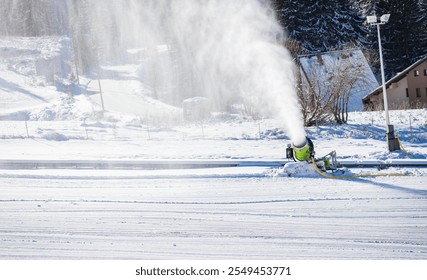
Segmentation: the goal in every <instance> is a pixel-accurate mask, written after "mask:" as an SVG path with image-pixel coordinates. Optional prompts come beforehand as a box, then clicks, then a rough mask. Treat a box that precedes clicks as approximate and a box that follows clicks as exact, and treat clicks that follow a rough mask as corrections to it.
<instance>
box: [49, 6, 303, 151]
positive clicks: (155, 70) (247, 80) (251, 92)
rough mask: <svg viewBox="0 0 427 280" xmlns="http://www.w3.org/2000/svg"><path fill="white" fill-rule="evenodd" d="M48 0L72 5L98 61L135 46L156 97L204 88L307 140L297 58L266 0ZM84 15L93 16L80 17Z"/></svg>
mask: <svg viewBox="0 0 427 280" xmlns="http://www.w3.org/2000/svg"><path fill="white" fill-rule="evenodd" d="M50 1H52V3H54V5H56V6H57V7H59V8H58V9H63V8H64V7H66V9H68V12H67V13H68V14H69V15H70V21H71V24H70V25H71V31H70V32H71V33H72V34H74V35H75V34H80V35H83V37H85V36H86V37H87V36H91V37H92V41H93V46H92V47H94V48H97V52H98V53H99V59H100V63H101V64H102V63H108V62H111V61H114V60H115V62H117V60H120V59H123V56H121V53H127V54H129V53H133V54H138V56H137V58H136V57H135V56H134V57H133V59H136V60H137V63H140V70H139V71H138V74H139V77H140V79H141V81H142V82H143V83H144V85H146V86H147V88H148V89H149V90H150V94H151V95H152V96H153V97H155V98H158V99H160V100H162V101H164V102H166V103H169V104H172V105H181V103H182V101H183V100H184V99H186V98H189V97H195V96H204V97H207V98H208V99H209V100H210V101H211V102H212V104H213V106H214V108H215V109H217V110H223V109H226V108H227V107H229V106H231V105H233V104H245V108H246V111H248V112H250V113H253V114H259V115H263V116H271V115H272V116H274V117H276V118H278V119H280V120H282V121H283V126H284V128H285V129H286V130H287V131H288V133H289V135H290V137H291V138H292V141H293V143H294V144H296V145H300V144H303V143H304V142H305V131H304V126H303V121H302V116H301V111H300V105H299V102H298V98H297V94H296V90H295V84H296V83H295V80H294V74H293V63H292V61H291V60H292V59H291V56H290V54H289V53H288V51H287V50H286V49H285V48H284V47H283V39H284V38H283V31H282V28H281V26H280V25H279V24H278V22H277V20H276V17H275V13H274V11H273V9H272V8H271V7H270V5H269V2H268V1H266V0H233V1H229V0H179V1H178V0H175V1H174V0H109V1H102V0H88V1H86V3H87V6H86V8H85V10H84V11H78V10H77V9H76V8H77V5H78V2H75V1H71V0H69V1H66V2H63V1H60V0H50ZM64 3H67V4H66V5H65V4H64ZM82 15H85V16H86V17H85V18H87V19H89V20H86V22H84V23H83V24H82V23H81V22H80V23H79V24H77V22H78V21H79V19H80V17H82ZM76 29H79V30H76ZM83 51H84V50H83ZM123 62H124V61H122V63H123ZM128 62H129V61H126V63H128ZM132 63H135V61H132Z"/></svg>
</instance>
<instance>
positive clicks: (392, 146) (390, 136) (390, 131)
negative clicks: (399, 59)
mask: <svg viewBox="0 0 427 280" xmlns="http://www.w3.org/2000/svg"><path fill="white" fill-rule="evenodd" d="M389 17H390V15H383V16H381V18H380V22H378V18H377V17H376V16H370V17H368V23H369V24H370V25H376V26H377V32H378V49H379V53H380V65H381V82H382V87H383V99H384V111H385V121H386V131H387V133H386V136H387V144H388V150H389V151H390V152H393V151H396V150H400V145H399V140H398V139H397V138H396V136H395V134H394V126H393V125H391V124H390V117H389V113H388V99H387V86H386V81H385V73H384V60H383V49H382V45H381V31H380V25H383V24H386V23H387V22H388V19H389Z"/></svg>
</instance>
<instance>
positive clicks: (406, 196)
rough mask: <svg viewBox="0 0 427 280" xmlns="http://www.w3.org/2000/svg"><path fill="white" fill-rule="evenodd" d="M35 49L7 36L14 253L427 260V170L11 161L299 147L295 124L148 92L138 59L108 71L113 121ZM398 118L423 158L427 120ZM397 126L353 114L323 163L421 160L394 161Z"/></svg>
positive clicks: (241, 156) (5, 126)
mask: <svg viewBox="0 0 427 280" xmlns="http://www.w3.org/2000/svg"><path fill="white" fill-rule="evenodd" d="M31 40H35V39H34V38H33V39H19V40H18V41H16V42H15V43H14V44H13V45H10V44H11V43H10V42H9V41H2V40H0V46H1V47H2V49H1V50H2V53H0V104H1V105H2V106H0V120H1V121H0V162H1V163H2V164H1V167H0V259H424V260H425V259H427V235H426V234H425V233H426V232H427V169H426V168H425V167H420V166H415V167H390V168H386V169H382V170H377V168H375V167H372V168H363V169H362V168H351V169H348V170H346V173H347V174H351V175H357V174H366V173H368V174H369V173H371V174H372V173H376V174H382V175H387V174H400V175H404V176H396V177H395V176H393V177H392V176H388V177H387V176H386V177H379V178H373V177H367V178H363V179H362V178H353V179H345V180H344V179H326V178H323V177H321V176H320V175H319V174H317V173H316V172H315V171H314V170H313V169H310V166H308V167H307V168H301V169H298V168H296V169H294V170H293V171H292V172H291V173H289V172H287V171H286V170H285V169H284V168H283V167H281V166H231V167H227V168H224V167H219V168H203V169H200V168H198V169H192V168H187V169H174V168H172V169H156V170H152V169H145V170H132V169H131V168H129V169H126V168H124V169H123V168H122V169H116V170H115V169H108V168H106V167H105V166H103V169H96V168H95V169H93V168H90V167H91V166H86V167H85V168H82V166H79V167H80V169H78V168H77V169H76V168H75V167H73V168H69V166H68V167H67V168H65V167H66V166H65V167H64V166H62V168H56V169H49V166H46V165H45V166H32V167H31V166H26V167H25V168H22V166H21V167H20V168H17V166H13V163H16V162H21V163H30V164H31V163H34V162H67V163H70V162H74V163H76V164H78V163H79V162H80V163H88V162H89V163H90V162H146V163H149V162H168V161H169V162H174V161H175V162H194V161H201V162H203V161H205V162H209V161H216V162H230V161H231V162H244V161H247V162H265V161H271V162H282V161H284V160H285V159H284V156H285V148H286V145H287V144H288V143H289V142H290V140H289V136H288V135H287V133H286V131H284V130H283V129H282V127H281V126H280V123H281V120H272V119H257V120H253V119H252V118H250V117H244V116H241V115H238V114H215V115H213V117H212V119H210V120H205V121H198V122H184V121H183V119H182V115H181V114H182V112H181V110H180V109H179V108H176V107H173V106H170V105H167V104H164V103H162V102H160V101H158V100H155V99H153V98H152V97H150V96H151V92H150V90H149V89H148V88H146V87H145V85H144V84H143V83H141V81H138V79H137V76H136V71H137V69H138V67H139V65H123V66H117V67H113V66H109V67H106V68H105V69H104V70H105V71H106V72H108V73H109V75H108V76H103V77H101V79H100V83H101V86H102V91H103V97H104V98H103V100H104V106H105V108H106V112H105V113H102V112H101V102H100V100H101V99H100V94H99V88H98V87H99V85H98V82H97V80H96V79H93V77H82V85H84V90H85V91H86V93H81V94H76V95H73V96H70V95H69V94H68V93H66V92H59V91H57V89H56V88H55V87H53V86H52V85H50V84H46V83H45V82H44V79H43V77H39V76H37V75H36V73H35V69H34V61H35V59H36V58H37V57H38V56H42V57H43V56H48V57H49V54H52V53H56V52H57V51H56V50H58V48H57V47H55V46H56V43H55V42H56V41H55V40H51V39H49V38H44V39H37V40H36V41H35V42H32V41H31ZM34 44H35V45H34ZM4 50H7V51H8V52H7V53H5V52H4ZM390 119H391V123H392V124H394V125H395V130H396V131H397V132H398V133H399V136H400V139H401V140H402V143H403V145H404V146H405V148H406V149H407V151H408V152H409V153H410V156H411V157H412V158H414V159H416V160H419V161H425V160H426V159H427V122H426V120H427V110H426V109H423V110H407V111H391V112H390ZM384 124H385V119H384V115H383V113H382V112H352V113H351V114H350V117H349V123H348V124H346V125H340V126H338V125H322V126H318V127H313V128H307V129H306V131H307V134H308V135H309V137H311V139H312V140H313V142H314V145H315V151H316V155H317V156H322V155H325V154H327V153H329V152H330V151H332V150H336V151H337V155H338V158H339V160H342V161H348V162H368V161H370V162H375V161H376V162H391V161H397V162H399V161H405V160H408V159H409V157H408V156H407V155H406V154H405V153H403V152H394V153H389V152H388V151H387V149H386V142H385V139H384V135H385V129H384ZM56 167H58V166H56ZM92 167H93V166H92ZM51 168H52V167H51Z"/></svg>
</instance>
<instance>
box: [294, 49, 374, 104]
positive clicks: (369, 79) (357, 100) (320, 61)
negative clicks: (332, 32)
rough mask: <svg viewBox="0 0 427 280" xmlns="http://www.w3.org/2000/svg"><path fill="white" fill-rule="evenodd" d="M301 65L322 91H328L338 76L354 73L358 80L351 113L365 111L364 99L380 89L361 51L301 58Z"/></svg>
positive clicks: (344, 51)
mask: <svg viewBox="0 0 427 280" xmlns="http://www.w3.org/2000/svg"><path fill="white" fill-rule="evenodd" d="M299 63H300V66H301V68H302V70H303V73H304V75H305V76H306V78H307V79H308V80H309V82H310V83H312V84H314V83H315V84H316V85H317V86H318V87H320V88H319V89H318V90H320V91H325V90H327V88H328V85H329V84H330V81H331V80H332V79H333V78H334V77H336V76H337V74H339V75H341V74H342V73H343V72H344V71H345V72H346V73H348V72H350V71H352V72H354V74H355V75H357V76H358V78H357V80H356V81H355V84H354V86H353V87H352V89H351V93H350V102H349V108H348V109H349V111H360V110H363V109H364V107H363V102H362V99H363V97H364V96H365V95H366V94H367V93H368V92H371V91H372V90H374V89H375V88H377V87H378V81H377V79H376V78H375V76H374V74H373V72H372V70H371V67H370V66H369V64H368V62H367V61H366V58H365V56H364V54H363V52H362V51H361V50H360V49H349V50H342V51H332V52H326V53H320V54H316V55H308V56H301V57H299ZM337 71H338V73H337ZM350 73H351V72H350Z"/></svg>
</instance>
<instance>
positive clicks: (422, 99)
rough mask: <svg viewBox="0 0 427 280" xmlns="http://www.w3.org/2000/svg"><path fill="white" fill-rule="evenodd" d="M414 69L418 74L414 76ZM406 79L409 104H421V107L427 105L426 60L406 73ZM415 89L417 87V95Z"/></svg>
mask: <svg viewBox="0 0 427 280" xmlns="http://www.w3.org/2000/svg"><path fill="white" fill-rule="evenodd" d="M415 71H418V76H415ZM407 79H408V92H409V102H410V104H411V106H415V107H416V106H417V105H421V104H423V105H424V106H423V107H427V61H424V63H422V64H420V65H419V66H418V67H416V68H415V69H413V70H412V71H411V72H410V73H408V76H407ZM417 89H419V96H417Z"/></svg>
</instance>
